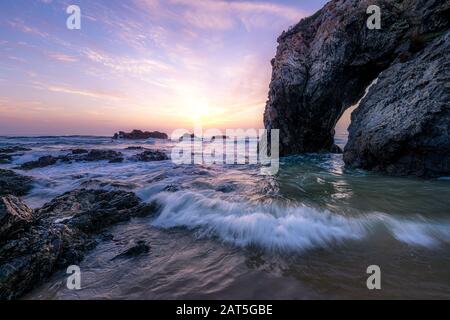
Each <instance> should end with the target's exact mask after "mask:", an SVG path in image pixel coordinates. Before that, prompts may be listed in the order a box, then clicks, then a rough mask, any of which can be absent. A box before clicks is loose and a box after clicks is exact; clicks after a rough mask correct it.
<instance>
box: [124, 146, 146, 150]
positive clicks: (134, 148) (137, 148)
mask: <svg viewBox="0 0 450 320" xmlns="http://www.w3.org/2000/svg"><path fill="white" fill-rule="evenodd" d="M126 150H145V148H144V147H141V146H137V147H133V146H132V147H127V148H126Z"/></svg>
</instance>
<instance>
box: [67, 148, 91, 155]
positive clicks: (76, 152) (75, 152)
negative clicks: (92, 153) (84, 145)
mask: <svg viewBox="0 0 450 320" xmlns="http://www.w3.org/2000/svg"><path fill="white" fill-rule="evenodd" d="M71 152H72V154H85V153H88V152H89V151H88V150H86V149H73V150H71Z"/></svg>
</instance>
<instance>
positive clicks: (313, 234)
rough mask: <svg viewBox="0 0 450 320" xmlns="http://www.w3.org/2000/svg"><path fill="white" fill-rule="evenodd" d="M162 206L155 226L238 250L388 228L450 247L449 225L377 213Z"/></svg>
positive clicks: (314, 242) (168, 200) (170, 198)
mask: <svg viewBox="0 0 450 320" xmlns="http://www.w3.org/2000/svg"><path fill="white" fill-rule="evenodd" d="M152 200H155V201H157V202H159V203H160V204H162V205H163V208H162V211H161V213H160V215H159V216H158V217H157V218H156V219H155V220H154V221H153V222H152V225H154V226H156V227H160V228H174V227H184V228H187V229H191V230H197V231H198V234H199V235H201V236H205V237H218V238H220V239H221V240H222V241H224V242H227V243H231V244H234V245H236V246H241V247H245V246H249V245H257V246H260V247H263V248H265V249H269V250H295V251H302V250H307V249H312V248H319V247H328V246H330V245H332V244H336V243H340V242H342V241H346V240H361V239H363V238H365V237H367V236H369V235H370V233H371V231H373V230H374V229H375V228H376V227H377V226H380V225H382V226H384V227H385V228H386V230H388V231H389V232H390V233H391V235H392V236H393V237H394V238H395V239H397V240H398V241H400V242H403V243H407V244H409V245H417V246H425V247H432V246H436V245H438V244H439V243H441V242H446V243H449V239H450V226H449V224H448V223H447V224H445V225H442V224H439V225H437V224H434V223H433V222H432V221H429V220H426V219H424V218H421V217H420V216H415V217H413V218H410V219H408V220H405V219H401V218H394V217H391V216H389V215H387V214H382V213H373V214H370V215H366V216H363V217H345V216H342V215H338V214H336V213H332V212H329V211H319V210H316V209H313V208H308V207H305V206H297V207H286V208H282V207H281V206H278V205H272V206H269V207H268V206H259V205H254V204H249V203H236V202H235V203H231V202H228V201H224V200H220V199H212V198H207V197H205V196H203V195H201V194H199V193H194V192H177V193H160V194H158V195H156V196H154V197H153V198H152Z"/></svg>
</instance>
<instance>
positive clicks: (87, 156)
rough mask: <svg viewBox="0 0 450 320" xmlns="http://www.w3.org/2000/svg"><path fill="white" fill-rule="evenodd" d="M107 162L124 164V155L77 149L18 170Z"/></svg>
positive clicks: (106, 151)
mask: <svg viewBox="0 0 450 320" xmlns="http://www.w3.org/2000/svg"><path fill="white" fill-rule="evenodd" d="M104 160H107V161H109V162H110V163H116V162H122V161H123V160H124V159H123V154H122V153H121V152H118V151H114V150H97V149H93V150H90V151H87V150H84V149H75V150H72V151H71V154H68V155H62V156H59V157H53V156H43V157H40V158H39V159H38V160H36V161H29V162H25V163H24V164H22V165H21V166H19V167H18V168H17V169H21V170H32V169H36V168H44V167H48V166H51V165H54V164H56V163H57V162H59V161H61V162H72V161H88V162H93V161H104Z"/></svg>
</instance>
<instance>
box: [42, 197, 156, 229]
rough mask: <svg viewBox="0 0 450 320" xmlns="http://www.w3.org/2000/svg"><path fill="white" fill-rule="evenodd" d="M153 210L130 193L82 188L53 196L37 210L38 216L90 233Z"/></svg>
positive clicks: (152, 206)
mask: <svg viewBox="0 0 450 320" xmlns="http://www.w3.org/2000/svg"><path fill="white" fill-rule="evenodd" d="M155 210H156V206H155V205H144V204H142V203H141V201H140V199H139V198H138V197H137V196H136V195H135V194H134V193H132V192H125V191H104V190H87V189H81V190H75V191H72V192H68V193H66V194H63V195H62V196H59V197H57V198H55V199H54V200H52V201H51V202H50V203H48V204H46V205H45V206H44V207H42V208H41V209H39V210H37V212H38V214H39V216H40V217H41V219H50V220H51V221H57V220H60V221H61V220H62V221H64V224H66V225H70V226H72V227H76V228H77V229H79V230H83V231H85V232H89V233H92V232H97V231H99V230H101V229H102V228H105V227H107V226H109V225H112V224H115V223H118V222H123V221H127V220H128V219H130V218H131V217H134V216H145V215H149V214H151V213H152V212H154V211H155Z"/></svg>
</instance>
